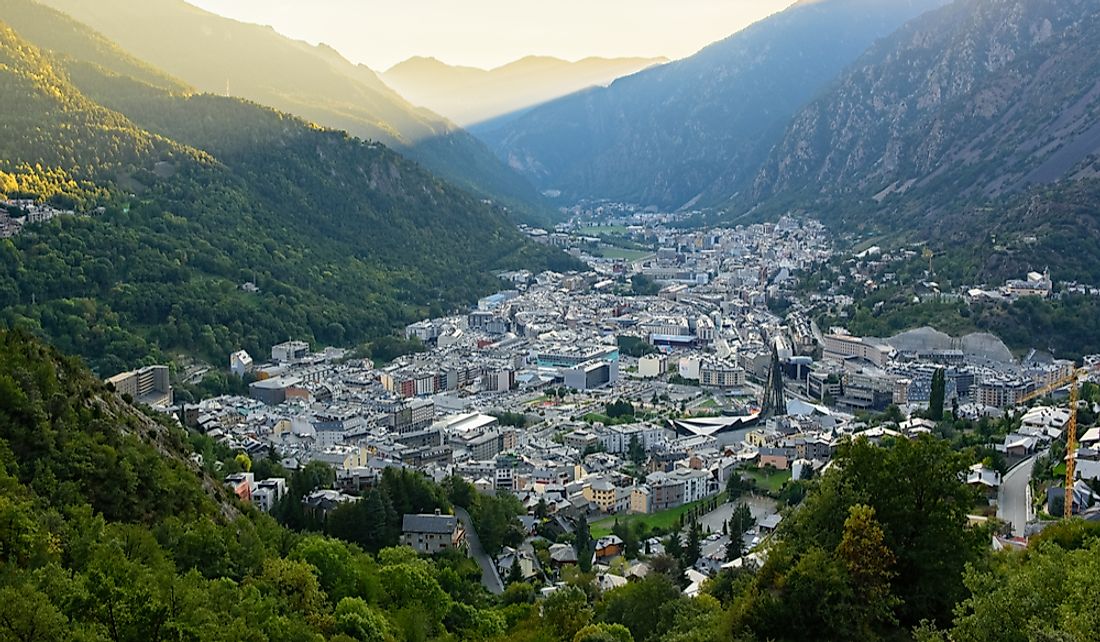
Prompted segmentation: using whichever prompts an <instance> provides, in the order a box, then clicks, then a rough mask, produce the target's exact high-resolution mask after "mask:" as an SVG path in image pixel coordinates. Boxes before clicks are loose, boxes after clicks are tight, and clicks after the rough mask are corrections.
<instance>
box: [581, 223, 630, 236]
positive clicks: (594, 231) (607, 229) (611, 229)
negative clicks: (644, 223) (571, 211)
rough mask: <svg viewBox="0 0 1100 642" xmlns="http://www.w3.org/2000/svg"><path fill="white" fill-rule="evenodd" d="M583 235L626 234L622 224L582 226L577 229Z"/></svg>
mask: <svg viewBox="0 0 1100 642" xmlns="http://www.w3.org/2000/svg"><path fill="white" fill-rule="evenodd" d="M577 233H578V234H583V235H584V236H599V235H601V234H626V233H627V229H626V228H625V227H623V226H622V225H601V226H595V227H582V228H580V229H578V230H577Z"/></svg>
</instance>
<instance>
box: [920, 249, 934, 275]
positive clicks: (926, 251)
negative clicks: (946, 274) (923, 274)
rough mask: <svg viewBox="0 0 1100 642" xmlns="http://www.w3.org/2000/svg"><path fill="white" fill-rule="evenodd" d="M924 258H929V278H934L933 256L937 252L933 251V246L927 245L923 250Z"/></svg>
mask: <svg viewBox="0 0 1100 642" xmlns="http://www.w3.org/2000/svg"><path fill="white" fill-rule="evenodd" d="M922 255H923V256H924V258H926V259H928V278H929V280H931V279H932V258H933V257H935V256H936V253H935V252H933V251H932V248H930V247H928V246H925V248H924V252H922Z"/></svg>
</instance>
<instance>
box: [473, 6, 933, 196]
mask: <svg viewBox="0 0 1100 642" xmlns="http://www.w3.org/2000/svg"><path fill="white" fill-rule="evenodd" d="M945 1H946V0H889V1H883V0H820V1H815V2H800V3H798V4H796V5H795V6H793V7H791V8H790V9H787V10H786V11H783V12H781V13H779V14H776V15H774V16H772V17H770V18H768V19H765V20H763V21H761V22H759V23H757V24H754V25H752V26H751V27H748V28H747V29H745V30H743V31H741V32H739V33H737V34H735V35H733V36H731V37H729V38H727V39H726V40H723V41H721V42H718V43H715V44H713V45H711V46H709V47H707V48H705V49H703V50H702V51H700V52H699V53H698V54H696V55H694V56H692V57H690V58H687V59H685V60H680V61H676V62H672V63H669V64H667V65H662V66H660V67H657V68H654V69H649V70H646V71H642V72H640V73H637V74H634V75H632V76H628V77H626V78H622V79H619V80H617V81H615V82H614V83H612V84H611V86H610V87H607V88H600V89H592V90H588V91H583V92H580V93H577V94H574V95H571V96H567V97H565V98H562V99H559V100H556V101H553V102H551V103H548V104H546V105H542V106H540V107H538V108H536V109H532V110H531V111H530V112H528V113H526V114H524V115H523V116H522V117H521V118H517V119H515V120H513V121H510V122H505V123H493V122H491V121H490V122H488V123H485V124H483V125H480V126H478V127H475V128H473V131H474V133H475V134H477V135H478V136H480V137H481V138H482V139H483V140H485V141H486V142H488V143H489V145H490V146H491V147H492V148H493V149H494V150H495V151H496V152H497V154H498V155H499V156H500V157H501V158H502V159H504V160H506V161H507V162H508V163H509V165H511V166H512V167H513V168H515V169H517V170H518V171H520V172H523V173H524V174H525V175H527V176H528V177H530V178H531V180H533V181H534V182H535V183H536V184H537V186H538V187H539V188H541V189H544V190H551V189H552V190H560V191H561V192H562V195H563V196H564V197H565V198H566V199H578V198H607V199H612V200H623V201H631V202H639V203H644V204H655V205H659V206H662V207H679V206H682V205H684V204H686V203H715V202H720V201H722V200H723V199H725V198H726V197H728V196H730V195H732V194H734V193H736V192H738V191H739V190H741V189H742V188H744V187H746V186H749V185H751V181H752V179H753V176H754V175H755V173H756V170H757V168H758V166H759V165H760V163H761V162H762V161H763V160H764V159H765V158H766V157H767V154H768V151H769V150H770V148H771V147H772V145H774V144H775V142H776V141H777V140H778V139H779V137H780V135H781V133H782V131H783V129H784V128H785V127H786V125H787V123H788V120H789V119H790V117H791V116H792V115H794V113H795V112H796V111H797V110H798V109H799V108H800V107H802V106H803V105H804V104H805V103H806V102H808V101H809V100H810V99H811V98H813V97H814V96H815V95H816V94H817V93H818V92H819V91H820V90H821V89H822V88H823V87H825V86H826V85H827V84H828V82H829V81H831V80H832V79H833V78H834V77H835V76H836V75H837V74H838V73H839V72H840V71H841V70H843V69H844V67H846V66H847V65H848V64H850V63H851V62H852V61H854V60H855V59H856V58H857V57H858V56H859V55H860V54H862V53H863V52H864V50H865V49H866V48H867V47H868V46H869V45H870V44H871V43H872V42H874V41H875V40H876V39H878V38H880V37H883V36H886V35H888V34H889V33H890V32H892V31H893V30H895V29H896V28H897V27H899V26H900V25H901V24H903V23H904V22H905V21H906V20H908V19H910V18H913V17H914V16H917V15H919V14H921V13H923V12H924V11H926V10H928V9H931V8H935V7H939V6H941V5H943V4H944V2H945Z"/></svg>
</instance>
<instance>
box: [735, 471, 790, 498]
mask: <svg viewBox="0 0 1100 642" xmlns="http://www.w3.org/2000/svg"><path fill="white" fill-rule="evenodd" d="M741 476H742V477H746V478H748V479H752V480H755V481H756V485H757V487H758V488H760V489H762V490H765V491H767V492H768V493H770V494H775V493H778V492H779V489H781V488H783V484H784V483H786V482H787V480H789V479H790V478H791V471H789V470H777V471H775V472H774V473H772V474H770V475H769V474H767V473H766V472H765V471H763V470H760V469H757V470H745V471H742V472H741Z"/></svg>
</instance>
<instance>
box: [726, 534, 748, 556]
mask: <svg viewBox="0 0 1100 642" xmlns="http://www.w3.org/2000/svg"><path fill="white" fill-rule="evenodd" d="M744 554H745V543H744V541H743V540H742V539H741V536H740V535H737V534H736V533H730V541H729V543H727V544H726V561H727V562H732V561H733V560H735V559H737V558H739V557H741V556H742V555H744Z"/></svg>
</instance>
